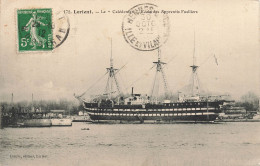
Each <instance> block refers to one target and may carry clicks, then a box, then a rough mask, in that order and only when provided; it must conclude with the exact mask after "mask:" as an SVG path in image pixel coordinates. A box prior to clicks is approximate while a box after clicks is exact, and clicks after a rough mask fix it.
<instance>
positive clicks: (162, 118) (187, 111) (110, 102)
mask: <svg viewBox="0 0 260 166" xmlns="http://www.w3.org/2000/svg"><path fill="white" fill-rule="evenodd" d="M111 45H112V43H111ZM153 63H154V64H155V66H156V75H155V80H154V82H153V89H152V93H151V95H150V96H147V95H141V94H134V92H133V88H132V93H131V95H130V96H123V95H122V93H121V89H120V86H119V83H118V80H117V73H118V69H116V68H114V65H113V58H112V53H111V58H110V67H109V68H107V74H108V80H107V85H106V88H105V93H104V94H102V95H100V96H99V97H97V98H94V99H91V100H90V101H86V100H84V99H83V98H82V96H83V95H85V93H83V94H82V95H80V96H76V95H75V97H76V98H77V99H78V100H80V101H81V102H82V103H83V106H84V108H85V110H86V111H87V113H88V114H89V116H90V118H91V119H92V120H93V122H98V123H102V122H105V123H106V122H119V123H136V122H138V123H144V122H148V123H151V122H165V123H176V122H214V120H216V118H217V117H218V115H219V113H220V112H221V106H222V104H223V102H224V100H220V99H217V98H215V99H212V97H211V96H205V97H202V96H200V95H199V94H198V93H195V92H196V90H198V89H199V84H198V78H197V69H198V67H199V66H197V65H196V64H195V56H194V55H193V65H192V66H190V67H191V68H192V86H191V87H192V95H190V96H182V97H181V96H179V99H178V101H175V102H172V101H171V100H170V99H168V98H167V94H168V84H167V80H166V77H165V73H164V70H163V65H165V64H166V63H164V62H162V61H161V58H160V50H159V49H158V60H157V61H156V62H153ZM159 74H161V76H162V78H163V79H162V80H163V82H164V90H165V99H164V100H162V101H158V100H157V99H158V98H157V97H156V96H155V95H154V94H153V93H154V91H155V84H156V77H157V76H158V75H159ZM114 84H115V87H116V88H114ZM196 84H197V85H196ZM115 92H117V94H118V95H114V93H115Z"/></svg>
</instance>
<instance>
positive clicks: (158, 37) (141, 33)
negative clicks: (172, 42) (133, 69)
mask: <svg viewBox="0 0 260 166" xmlns="http://www.w3.org/2000/svg"><path fill="white" fill-rule="evenodd" d="M158 11H159V10H158V7H157V6H156V5H154V4H150V3H145V4H139V5H136V6H134V7H133V8H131V9H130V10H129V11H128V14H127V15H125V17H124V19H123V23H122V31H123V35H124V38H125V40H126V42H127V43H128V44H129V45H130V46H131V47H133V48H135V49H137V50H140V51H152V50H155V49H158V48H159V47H160V46H162V45H163V44H164V43H165V42H166V41H167V39H168V37H169V31H170V24H169V17H168V15H167V14H163V13H159V12H158Z"/></svg>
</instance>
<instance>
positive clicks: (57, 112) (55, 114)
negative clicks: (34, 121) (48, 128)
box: [47, 110, 65, 118]
mask: <svg viewBox="0 0 260 166" xmlns="http://www.w3.org/2000/svg"><path fill="white" fill-rule="evenodd" d="M64 113H65V110H51V111H50V113H48V115H47V116H48V117H59V118H62V116H63V115H64Z"/></svg>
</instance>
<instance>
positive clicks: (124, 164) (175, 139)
mask: <svg viewBox="0 0 260 166" xmlns="http://www.w3.org/2000/svg"><path fill="white" fill-rule="evenodd" d="M82 128H89V130H81V129H82ZM259 131H260V125H258V123H247V122H244V123H235V122H234V123H220V124H176V125H171V124H160V125H154V124H140V125H132V124H113V125H103V124H86V123H74V124H73V125H72V127H64V128H63V127H62V128H60V127H58V128H57V127H56V128H40V129H39V128H6V129H3V130H1V132H0V139H1V146H0V151H1V155H0V165H53V166H57V165H64V166H67V165H68V166H71V165H79V166H81V165H82V166H83V165H91V166H100V165H115V166H117V165H120V166H141V165H145V166H146V165H147V166H159V165H161V166H167V165H168V166H170V165H178V166H179V165H181V166H185V165H188V166H190V165H192V166H209V165H210V166H219V165H221V166H247V165H252V166H257V165H258V163H260V157H259V156H260V137H259V136H258V133H259ZM25 133H26V134H25ZM36 155H37V156H41V157H40V158H39V157H38V158H37V157H36ZM32 157H34V158H32Z"/></svg>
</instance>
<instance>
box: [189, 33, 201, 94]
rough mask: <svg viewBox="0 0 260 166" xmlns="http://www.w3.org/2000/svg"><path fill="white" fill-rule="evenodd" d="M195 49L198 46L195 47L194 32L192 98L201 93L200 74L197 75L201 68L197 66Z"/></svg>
mask: <svg viewBox="0 0 260 166" xmlns="http://www.w3.org/2000/svg"><path fill="white" fill-rule="evenodd" d="M195 47H196V46H195V32H194V48H193V65H192V66H190V67H191V69H192V76H191V92H192V96H195V95H199V93H200V85H199V78H198V73H197V69H198V67H199V66H197V65H196V57H195ZM196 92H197V93H196Z"/></svg>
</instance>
